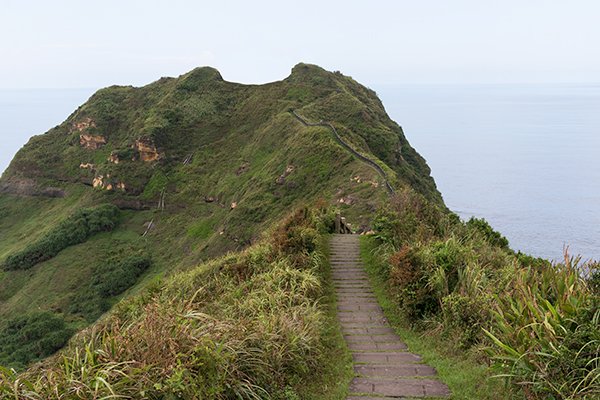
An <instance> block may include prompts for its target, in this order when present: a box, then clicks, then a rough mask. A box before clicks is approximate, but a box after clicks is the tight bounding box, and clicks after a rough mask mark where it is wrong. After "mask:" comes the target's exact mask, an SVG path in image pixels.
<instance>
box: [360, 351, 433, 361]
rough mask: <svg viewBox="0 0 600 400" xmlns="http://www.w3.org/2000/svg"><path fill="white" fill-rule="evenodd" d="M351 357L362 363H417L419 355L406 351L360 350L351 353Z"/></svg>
mask: <svg viewBox="0 0 600 400" xmlns="http://www.w3.org/2000/svg"><path fill="white" fill-rule="evenodd" d="M352 359H353V360H354V362H356V363H362V364H389V363H403V364H407V363H419V362H421V356H418V355H416V354H413V353H408V352H391V351H388V352H381V351H372V352H360V353H352Z"/></svg>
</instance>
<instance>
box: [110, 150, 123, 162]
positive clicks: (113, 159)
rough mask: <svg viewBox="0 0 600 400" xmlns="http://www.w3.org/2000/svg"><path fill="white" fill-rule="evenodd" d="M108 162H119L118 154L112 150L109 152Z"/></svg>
mask: <svg viewBox="0 0 600 400" xmlns="http://www.w3.org/2000/svg"><path fill="white" fill-rule="evenodd" d="M108 162H110V163H113V164H118V163H120V162H121V159H120V158H119V154H117V153H115V152H112V153H110V156H109V157H108Z"/></svg>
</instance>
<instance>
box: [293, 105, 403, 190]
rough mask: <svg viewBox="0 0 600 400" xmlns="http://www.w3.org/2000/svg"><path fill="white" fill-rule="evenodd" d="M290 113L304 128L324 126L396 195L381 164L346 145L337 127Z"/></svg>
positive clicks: (294, 112)
mask: <svg viewBox="0 0 600 400" xmlns="http://www.w3.org/2000/svg"><path fill="white" fill-rule="evenodd" d="M290 112H291V113H292V115H293V116H294V117H296V119H297V120H298V121H300V122H301V123H302V124H303V125H304V126H322V127H325V128H329V129H330V130H331V132H333V136H334V138H335V141H336V142H338V144H339V145H341V146H342V147H343V148H345V149H346V150H348V151H349V152H350V153H352V154H353V155H354V156H355V157H357V158H358V159H359V160H361V161H362V162H364V163H365V164H367V165H368V166H370V167H371V168H373V169H374V170H375V171H377V173H378V174H379V175H381V177H382V178H383V181H384V183H385V188H386V189H387V191H388V192H389V193H390V194H392V195H393V194H394V192H395V191H394V187H393V186H392V185H391V184H390V181H389V179H388V176H387V173H386V172H385V171H384V170H383V168H381V166H380V165H379V164H377V163H376V162H375V161H373V160H371V159H370V158H368V157H365V156H363V155H362V154H360V153H359V152H358V151H356V150H354V149H353V148H352V146H350V145H349V144H348V143H346V141H345V140H344V139H342V137H341V136H340V134H339V133H338V131H337V129H335V126H333V125H332V124H331V123H329V122H323V121H320V122H308V121H307V120H305V119H304V118H302V117H301V116H300V115H299V114H298V113H297V112H296V111H295V110H291V111H290Z"/></svg>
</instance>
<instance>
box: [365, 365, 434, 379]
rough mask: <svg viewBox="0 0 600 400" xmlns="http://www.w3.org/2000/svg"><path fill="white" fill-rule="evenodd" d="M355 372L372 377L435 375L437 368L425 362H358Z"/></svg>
mask: <svg viewBox="0 0 600 400" xmlns="http://www.w3.org/2000/svg"><path fill="white" fill-rule="evenodd" d="M354 372H356V374H357V375H360V376H370V377H398V376H404V377H410V376H433V375H435V374H436V371H435V368H433V367H430V366H429V365H424V364H399V365H393V364H382V365H377V364H357V365H355V366H354Z"/></svg>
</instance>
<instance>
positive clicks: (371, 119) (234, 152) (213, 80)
mask: <svg viewBox="0 0 600 400" xmlns="http://www.w3.org/2000/svg"><path fill="white" fill-rule="evenodd" d="M290 110H296V111H297V112H298V113H300V114H301V115H303V116H304V117H305V118H308V119H311V120H313V121H315V122H317V121H319V120H327V121H330V122H331V123H333V124H334V125H335V127H336V129H337V130H338V132H339V134H340V136H342V137H343V138H344V140H345V141H347V142H348V143H350V144H351V145H352V146H353V147H354V148H355V149H356V150H357V151H359V152H360V153H361V154H364V155H366V156H368V157H369V158H371V159H373V160H375V161H377V162H378V163H380V165H382V166H383V167H384V168H385V169H386V171H389V174H388V175H389V177H390V180H391V181H392V182H391V183H392V184H393V185H394V186H395V187H397V188H399V187H410V188H413V189H414V190H415V191H417V192H420V193H421V194H423V195H425V196H426V197H427V198H428V199H430V200H432V201H433V202H435V203H438V204H442V200H441V196H440V195H439V193H438V192H437V190H436V188H435V184H434V182H433V179H432V178H431V177H430V176H429V168H428V167H427V165H426V163H425V161H424V160H423V159H422V158H421V157H420V156H419V154H418V153H417V152H416V151H415V150H414V149H413V148H412V147H411V146H410V144H409V143H408V142H407V141H406V139H405V137H404V135H403V133H402V130H401V128H400V127H399V126H398V125H397V124H396V123H395V122H393V121H392V120H390V118H389V117H388V116H387V114H386V112H385V110H384V108H383V105H382V104H381V102H380V101H379V99H378V98H377V96H376V95H375V93H374V92H373V91H371V90H369V89H367V88H366V87H364V86H362V85H360V84H358V83H357V82H356V81H354V80H353V79H351V78H349V77H346V76H344V75H342V74H340V73H337V72H336V73H331V72H328V71H325V70H323V69H321V68H319V67H317V66H314V65H307V64H299V65H297V66H296V67H294V68H293V70H292V73H291V75H290V76H289V77H288V78H286V79H284V80H282V81H279V82H273V83H269V84H265V85H242V84H238V83H231V82H226V81H224V80H223V78H222V77H221V75H220V74H219V72H218V71H216V70H215V69H212V68H208V67H204V68H197V69H195V70H193V71H191V72H189V73H187V74H184V75H182V76H180V77H178V78H161V79H160V80H158V81H156V82H154V83H152V84H149V85H147V86H144V87H140V88H135V87H117V86H113V87H109V88H106V89H102V90H100V91H98V92H97V93H96V94H94V95H93V96H92V97H91V98H90V99H89V101H88V102H86V103H85V104H84V105H82V106H81V107H79V108H78V109H77V110H76V111H75V112H74V113H73V114H72V115H70V116H69V117H68V118H67V120H66V121H65V122H63V123H62V124H60V125H59V126H57V127H55V128H52V129H51V130H50V131H48V132H47V133H45V134H44V135H40V136H35V137H33V138H32V139H31V140H30V141H29V143H28V144H27V145H26V146H25V147H24V148H23V149H21V151H19V153H18V154H17V155H16V156H15V158H14V160H13V161H12V163H11V164H10V166H9V168H8V170H7V171H6V172H5V173H4V175H3V176H2V178H1V179H0V265H5V266H6V261H7V260H10V259H11V257H13V259H14V256H15V255H18V254H32V253H31V252H32V251H33V250H35V249H40V248H42V249H43V248H44V246H52V243H50V244H49V242H48V240H49V239H48V237H53V235H54V234H55V233H56V232H57V227H59V226H65V221H70V218H71V219H72V218H73V217H72V216H73V215H76V214H77V213H78V212H81V210H82V209H85V210H88V211H89V212H92V213H93V210H95V209H96V208H98V207H101V206H102V205H104V204H113V205H115V206H117V207H118V208H119V209H120V212H119V215H118V216H116V217H115V218H116V220H115V224H114V226H112V225H111V230H110V231H108V230H99V231H97V232H96V231H94V232H93V234H89V235H83V236H81V237H83V239H82V240H79V241H78V242H77V243H75V242H69V245H68V246H66V247H65V248H61V250H60V251H58V252H57V254H56V255H54V256H53V257H42V258H40V262H36V263H25V264H27V268H21V269H19V268H3V269H2V270H0V319H1V320H3V321H11V319H14V318H16V317H18V316H21V315H23V314H28V313H31V312H34V311H35V312H38V311H40V310H41V311H50V312H52V313H54V314H55V315H56V316H58V317H60V318H62V319H64V321H66V323H67V326H69V327H70V328H74V329H77V328H80V327H82V326H85V325H86V324H88V323H89V322H91V321H93V320H95V319H96V318H97V317H98V316H99V315H101V314H102V313H103V312H104V311H106V310H107V309H109V308H110V307H111V305H112V304H114V302H115V301H117V300H118V299H119V298H120V297H121V296H123V295H124V293H125V294H127V293H131V292H132V291H133V292H135V291H136V290H137V289H136V288H138V287H140V285H142V284H144V283H147V282H148V281H150V280H153V279H156V278H157V277H160V276H162V275H165V274H170V273H172V271H174V270H182V269H188V268H189V267H191V266H194V265H197V264H198V263H199V262H200V261H202V260H205V259H207V258H210V257H213V256H216V255H219V254H223V253H224V252H226V251H229V250H234V249H237V248H241V247H245V246H247V245H248V244H250V243H251V242H252V241H253V240H254V239H256V238H257V237H258V236H259V234H260V233H261V232H262V231H263V230H264V229H265V228H266V227H268V226H270V225H271V224H272V223H273V222H274V221H276V220H279V219H280V218H281V217H282V215H285V214H287V213H289V211H290V210H291V209H293V208H294V207H297V206H298V205H301V204H305V203H309V202H314V201H315V200H317V199H323V200H325V201H326V202H328V203H335V204H337V205H338V206H339V207H340V208H341V209H342V210H343V212H344V214H345V215H347V216H348V218H349V219H350V221H351V222H353V223H354V225H355V226H357V227H358V226H360V225H365V226H368V225H369V224H370V219H371V216H372V213H373V211H374V210H376V209H377V208H378V207H379V205H380V204H381V203H382V202H384V201H386V199H387V196H388V194H387V192H386V190H385V188H384V185H383V182H382V180H381V177H380V176H379V175H378V174H377V172H376V171H375V170H373V169H372V168H371V167H369V166H368V165H366V164H364V163H363V162H361V161H360V160H359V159H357V158H356V157H354V156H353V155H352V154H351V153H349V152H348V151H347V149H344V148H343V147H341V146H340V145H339V144H338V143H337V142H336V141H335V140H334V138H333V136H332V133H331V131H330V130H329V129H327V128H324V127H306V126H304V125H303V124H301V123H300V122H299V121H298V120H297V119H296V118H294V116H293V115H292V114H291V113H290ZM33 117H34V116H33ZM77 226H79V225H77ZM55 236H56V235H54V237H55ZM52 248H54V247H52ZM32 249H33V250H32ZM131 260H134V261H135V260H138V261H140V260H141V261H140V262H142V261H143V265H144V266H145V267H144V269H143V271H140V273H139V274H138V273H134V274H129V275H128V276H127V277H126V278H123V279H124V281H125V282H128V284H127V285H125V286H126V287H123V286H124V285H119V287H120V289H119V290H118V291H106V290H104V291H103V290H100V289H99V288H100V287H106V285H107V283H106V282H114V281H119V282H121V281H123V279H121V276H122V274H124V272H123V269H124V268H125V267H123V265H130V264H128V263H129V262H133V261H131ZM25 264H24V265H25ZM134 264H135V263H134ZM147 264H148V265H147ZM131 265H133V264H131ZM136 265H137V264H136ZM134 269H135V268H134ZM136 271H137V270H136ZM119 274H121V275H119ZM140 274H141V276H139V275H140ZM138 276H139V277H138ZM128 287H130V289H127V288H128ZM2 325H3V324H2V323H0V330H1V329H2V328H3V326H2ZM40 356H43V355H40Z"/></svg>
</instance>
